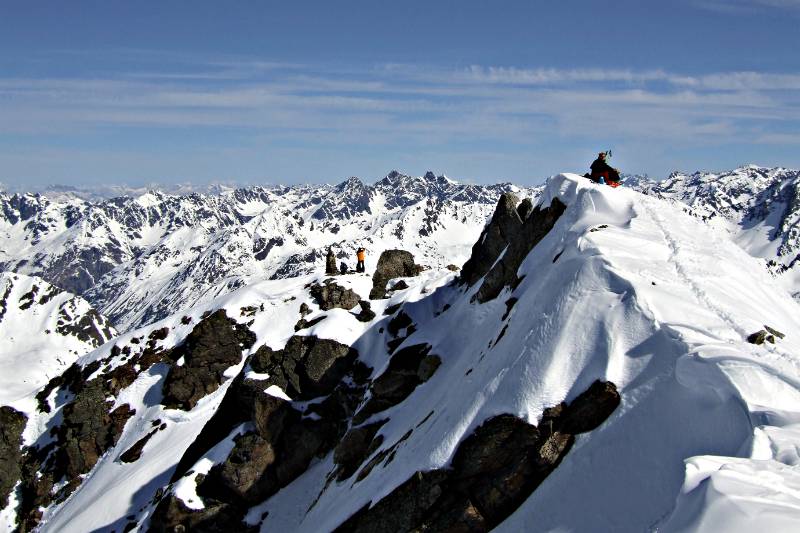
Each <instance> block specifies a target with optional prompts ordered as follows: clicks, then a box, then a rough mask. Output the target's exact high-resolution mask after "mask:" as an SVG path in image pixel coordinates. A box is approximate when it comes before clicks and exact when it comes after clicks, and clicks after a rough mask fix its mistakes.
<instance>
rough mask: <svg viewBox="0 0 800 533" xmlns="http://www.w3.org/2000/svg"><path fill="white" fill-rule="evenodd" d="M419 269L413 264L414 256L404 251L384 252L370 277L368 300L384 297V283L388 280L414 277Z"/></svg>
mask: <svg viewBox="0 0 800 533" xmlns="http://www.w3.org/2000/svg"><path fill="white" fill-rule="evenodd" d="M421 270H422V269H421V267H420V266H419V265H416V264H415V263H414V256H413V255H412V254H411V252H406V251H405V250H384V251H383V253H381V256H380V257H379V258H378V266H377V267H376V268H375V274H373V276H372V290H371V291H370V292H369V299H370V300H379V299H382V298H385V297H386V283H388V281H389V280H390V279H394V278H403V277H411V276H416V275H417V274H419V273H420V271H421Z"/></svg>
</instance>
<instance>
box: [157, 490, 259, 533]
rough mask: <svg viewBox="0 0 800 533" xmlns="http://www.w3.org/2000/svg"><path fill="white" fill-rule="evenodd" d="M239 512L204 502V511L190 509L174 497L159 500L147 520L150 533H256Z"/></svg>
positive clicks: (219, 504) (218, 503)
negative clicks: (194, 532) (233, 532)
mask: <svg viewBox="0 0 800 533" xmlns="http://www.w3.org/2000/svg"><path fill="white" fill-rule="evenodd" d="M243 518H244V514H243V512H242V511H241V510H240V509H237V508H236V507H235V506H232V505H230V504H227V503H220V502H215V501H209V502H206V505H205V507H204V508H203V509H200V510H195V509H189V508H188V507H186V505H184V504H183V502H182V501H181V500H180V499H178V498H177V497H175V496H173V495H170V496H168V497H167V498H165V499H163V500H161V502H160V503H159V504H158V506H157V507H156V510H155V511H154V512H153V516H152V518H151V519H150V529H149V531H151V532H153V533H182V532H190V531H198V532H207V533H226V532H229V531H237V532H240V533H255V532H257V531H258V530H259V527H258V526H248V525H247V524H245V523H244V522H243Z"/></svg>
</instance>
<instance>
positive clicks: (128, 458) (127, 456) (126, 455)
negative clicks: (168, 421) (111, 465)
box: [119, 429, 158, 463]
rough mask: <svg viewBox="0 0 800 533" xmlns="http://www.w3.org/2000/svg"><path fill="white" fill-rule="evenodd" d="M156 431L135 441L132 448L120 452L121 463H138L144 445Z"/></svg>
mask: <svg viewBox="0 0 800 533" xmlns="http://www.w3.org/2000/svg"><path fill="white" fill-rule="evenodd" d="M156 431H158V430H157V429H154V430H151V431H150V433H148V434H147V435H145V436H144V437H142V438H141V439H139V440H138V441H136V443H135V444H134V445H133V446H131V447H130V448H128V449H127V450H125V451H124V452H122V454H121V455H120V456H119V460H120V461H122V462H123V463H133V462H136V461H138V460H139V458H140V457H141V456H142V452H143V451H144V446H145V444H147V441H149V440H150V438H151V437H152V436H153V435H155V434H156Z"/></svg>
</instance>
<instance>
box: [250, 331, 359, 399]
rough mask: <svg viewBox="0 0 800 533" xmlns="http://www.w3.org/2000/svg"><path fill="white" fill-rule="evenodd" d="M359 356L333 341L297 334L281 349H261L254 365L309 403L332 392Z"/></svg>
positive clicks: (276, 383) (295, 396)
mask: <svg viewBox="0 0 800 533" xmlns="http://www.w3.org/2000/svg"><path fill="white" fill-rule="evenodd" d="M357 357H358V353H357V352H356V351H355V350H353V349H352V348H350V347H349V346H347V345H345V344H340V343H338V342H336V341H334V340H330V339H318V338H317V337H308V336H297V335H295V336H293V337H291V338H290V339H289V341H288V342H287V343H286V347H285V348H283V349H282V350H277V351H276V350H272V349H270V348H269V347H267V346H262V347H261V348H259V349H258V351H257V352H256V353H255V354H254V356H253V360H252V362H251V365H252V367H253V369H254V370H255V371H256V372H266V373H268V374H269V375H270V380H271V382H272V383H274V384H275V385H277V386H279V387H280V388H281V389H283V390H284V391H286V394H288V395H289V397H290V398H292V399H300V400H310V399H312V398H315V397H318V396H320V395H323V394H328V393H330V392H331V391H332V390H333V387H334V386H335V385H336V384H337V383H338V382H339V381H340V380H341V379H342V377H343V376H344V375H345V373H346V372H347V370H348V369H349V368H350V367H351V366H352V364H353V361H355V359H356V358H357Z"/></svg>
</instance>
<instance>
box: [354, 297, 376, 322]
mask: <svg viewBox="0 0 800 533" xmlns="http://www.w3.org/2000/svg"><path fill="white" fill-rule="evenodd" d="M358 305H360V306H361V311H359V313H358V314H357V315H356V320H358V321H359V322H370V321H371V320H373V319H374V318H375V316H376V315H375V311H373V310H372V304H371V303H369V302H368V301H367V300H361V301H360V302H358Z"/></svg>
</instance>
